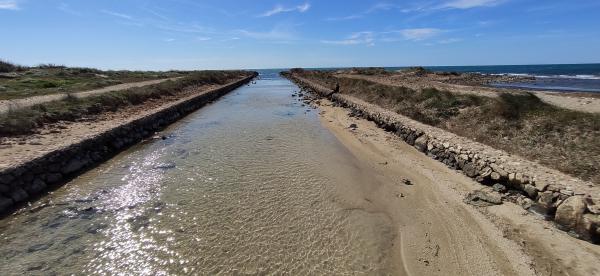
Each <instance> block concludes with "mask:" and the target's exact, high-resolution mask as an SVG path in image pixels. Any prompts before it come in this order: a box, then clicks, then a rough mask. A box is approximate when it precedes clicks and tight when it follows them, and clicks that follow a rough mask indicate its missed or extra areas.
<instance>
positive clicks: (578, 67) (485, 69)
mask: <svg viewBox="0 0 600 276" xmlns="http://www.w3.org/2000/svg"><path fill="white" fill-rule="evenodd" d="M424 67H425V68H427V69H429V70H432V71H436V72H460V73H466V72H472V73H481V74H492V75H515V76H531V77H535V80H534V81H528V82H522V83H520V82H517V83H493V84H491V85H492V86H496V87H509V88H522V89H534V90H552V91H561V92H592V93H600V63H589V64H543V65H484V66H424ZM406 68H409V67H385V69H386V70H389V71H396V70H401V69H406ZM328 69H334V68H328ZM335 69H341V68H335Z"/></svg>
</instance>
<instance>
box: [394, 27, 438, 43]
mask: <svg viewBox="0 0 600 276" xmlns="http://www.w3.org/2000/svg"><path fill="white" fill-rule="evenodd" d="M397 32H398V33H400V34H401V35H402V37H404V39H406V40H412V41H420V40H425V39H428V38H431V37H434V36H436V35H438V34H439V33H441V32H442V30H440V29H435V28H416V29H403V30H399V31H397Z"/></svg>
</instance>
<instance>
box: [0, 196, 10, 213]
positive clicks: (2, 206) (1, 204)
mask: <svg viewBox="0 0 600 276" xmlns="http://www.w3.org/2000/svg"><path fill="white" fill-rule="evenodd" d="M12 205H13V200H12V199H10V198H6V197H3V196H0V213H2V212H4V211H6V210H7V209H8V208H10V206H12Z"/></svg>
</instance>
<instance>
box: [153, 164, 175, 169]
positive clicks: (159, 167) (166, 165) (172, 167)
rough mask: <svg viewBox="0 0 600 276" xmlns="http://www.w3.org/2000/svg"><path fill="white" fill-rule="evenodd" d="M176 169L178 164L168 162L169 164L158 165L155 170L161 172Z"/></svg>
mask: <svg viewBox="0 0 600 276" xmlns="http://www.w3.org/2000/svg"><path fill="white" fill-rule="evenodd" d="M175 167H176V164H175V163H174V162H167V163H160V164H157V165H155V166H154V167H153V168H154V169H160V170H168V169H174V168H175Z"/></svg>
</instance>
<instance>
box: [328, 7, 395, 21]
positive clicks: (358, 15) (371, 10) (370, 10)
mask: <svg viewBox="0 0 600 276" xmlns="http://www.w3.org/2000/svg"><path fill="white" fill-rule="evenodd" d="M397 8H399V6H398V5H395V4H390V3H377V4H375V5H373V6H371V7H369V8H368V9H366V10H364V11H362V12H360V13H356V14H351V15H347V16H340V17H329V18H326V19H325V20H327V21H344V20H353V19H360V18H364V17H366V16H367V15H368V14H370V13H375V12H378V11H388V10H392V9H397Z"/></svg>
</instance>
